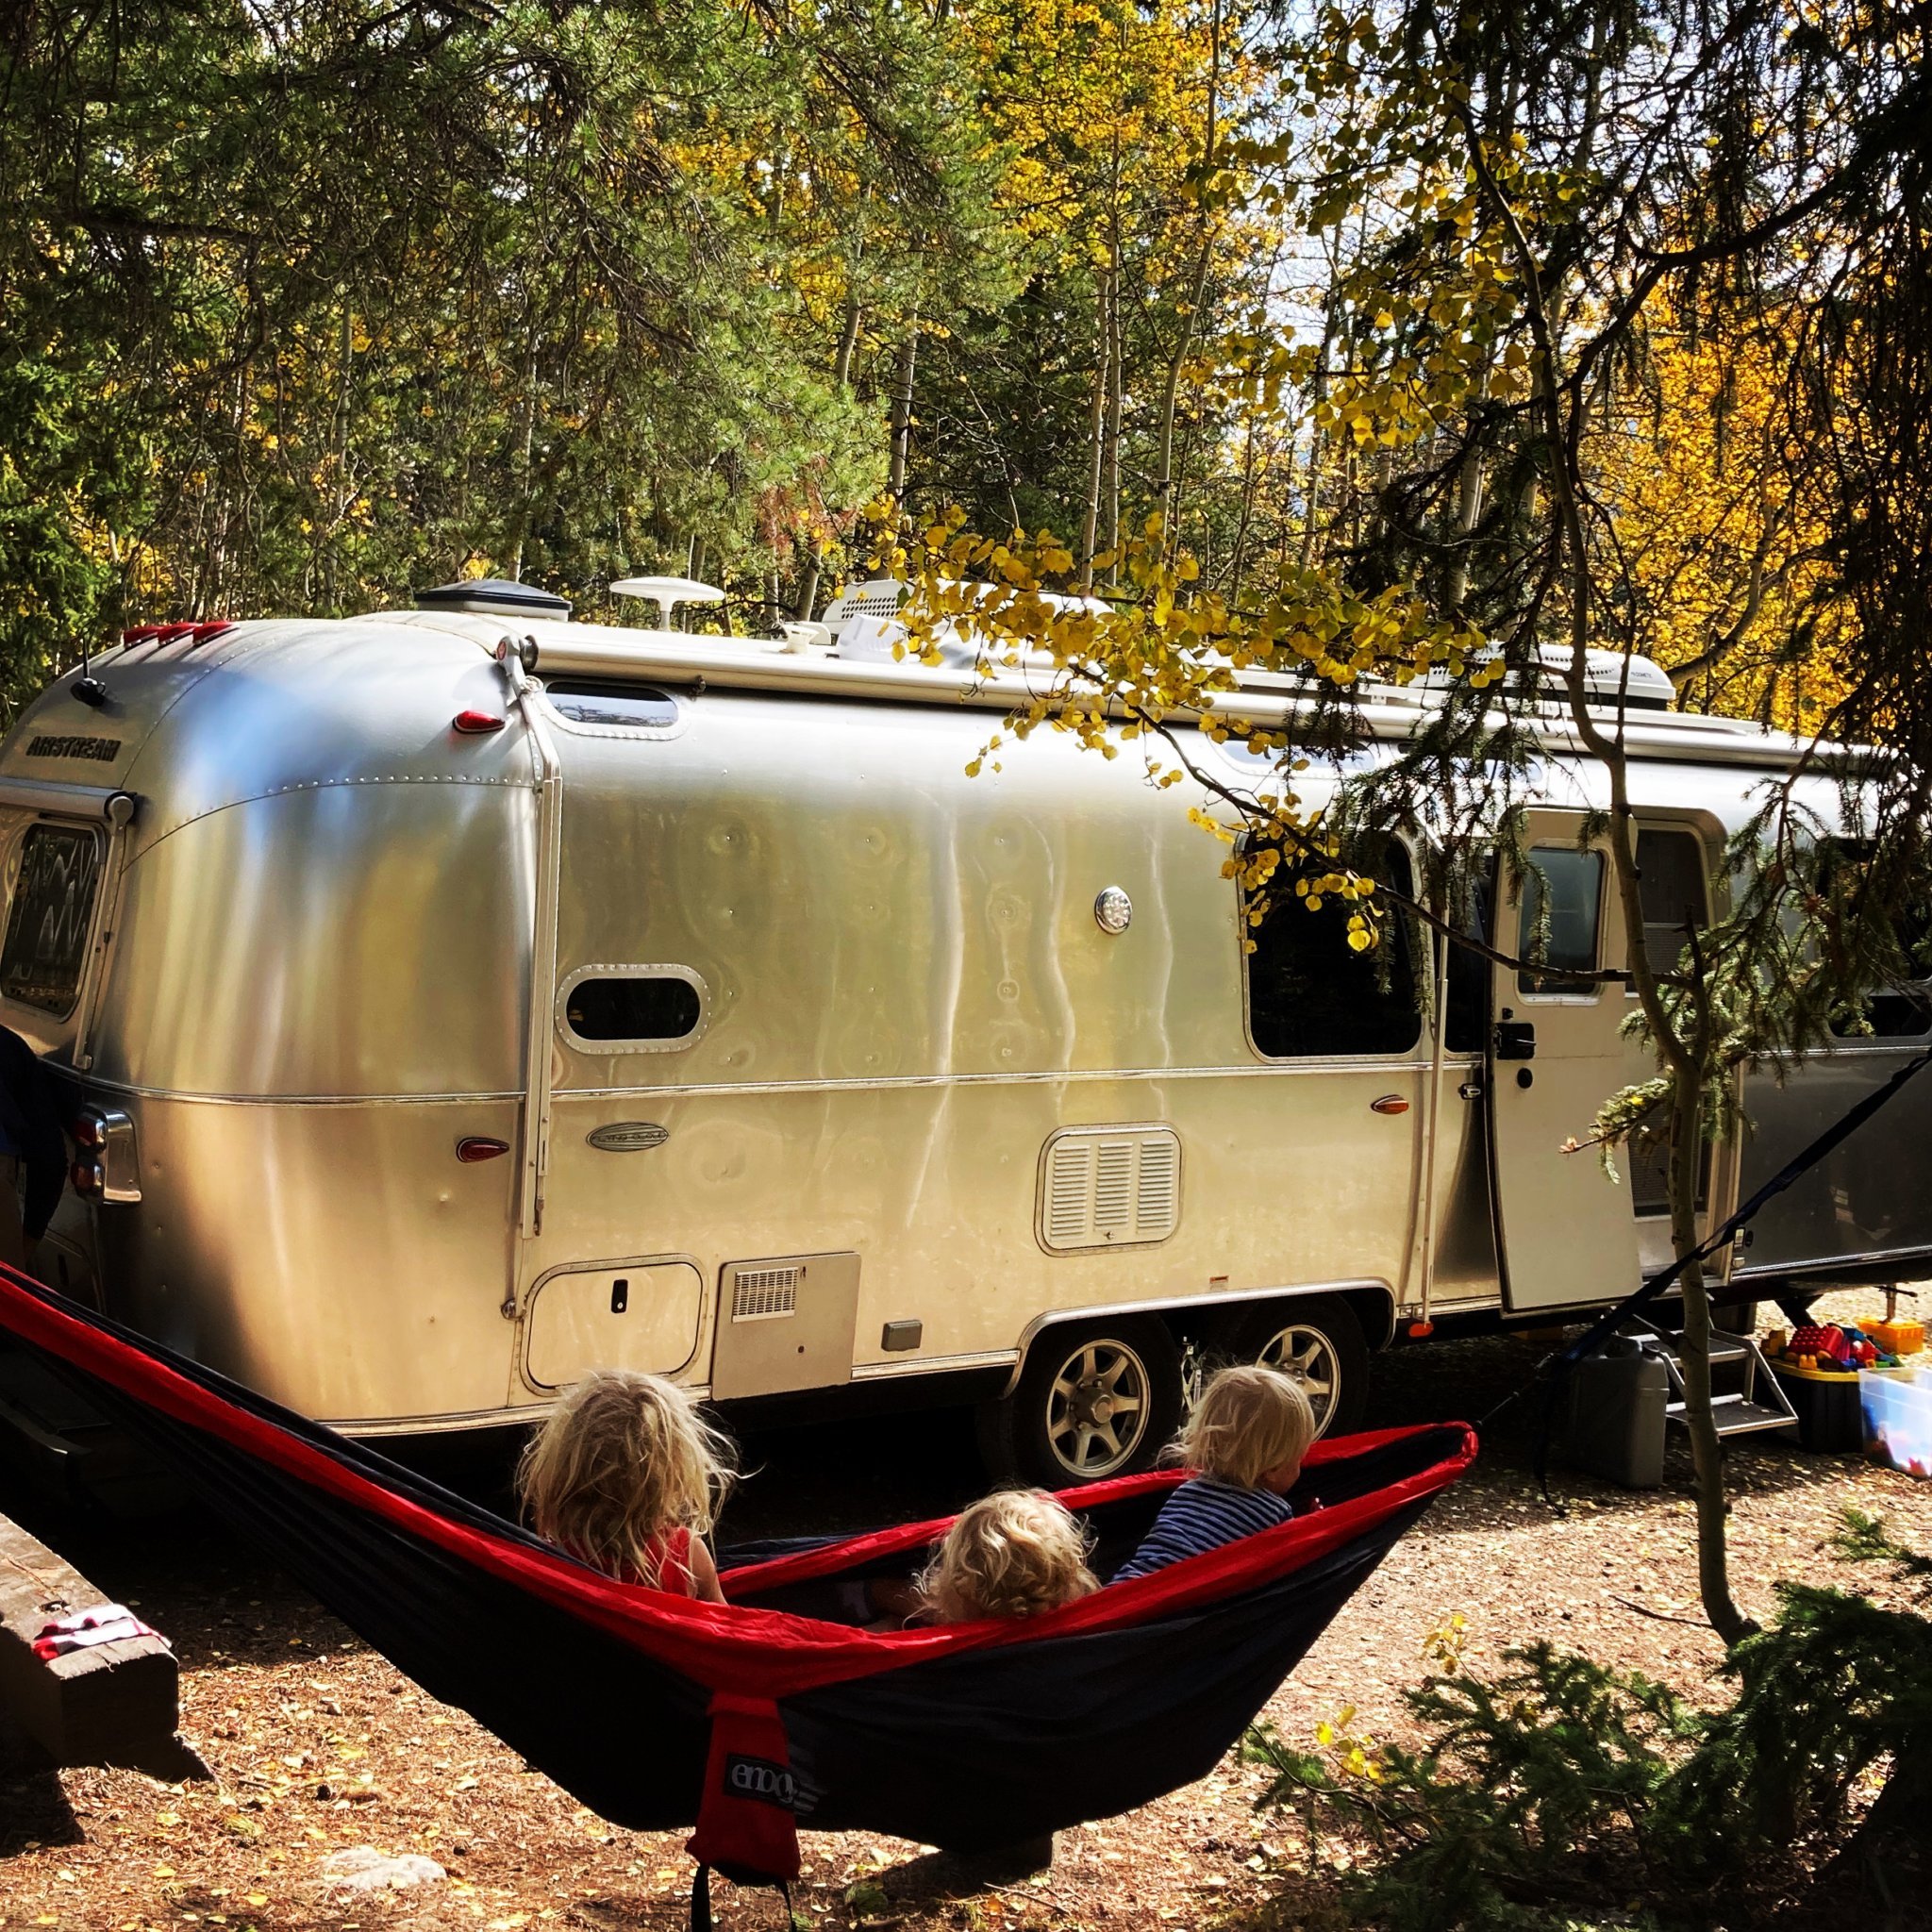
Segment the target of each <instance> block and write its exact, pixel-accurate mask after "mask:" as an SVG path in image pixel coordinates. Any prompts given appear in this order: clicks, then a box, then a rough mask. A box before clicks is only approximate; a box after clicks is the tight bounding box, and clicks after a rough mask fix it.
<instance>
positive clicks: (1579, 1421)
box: [1563, 1335, 1671, 1490]
mask: <svg viewBox="0 0 1932 1932" xmlns="http://www.w3.org/2000/svg"><path fill="white" fill-rule="evenodd" d="M1670 1399H1671V1372H1670V1371H1669V1369H1667V1368H1666V1367H1665V1366H1664V1364H1663V1363H1662V1361H1660V1360H1659V1359H1658V1358H1657V1357H1656V1356H1654V1355H1651V1354H1649V1353H1648V1352H1647V1351H1646V1350H1645V1348H1644V1346H1643V1344H1642V1342H1641V1341H1639V1340H1638V1339H1637V1338H1636V1337H1635V1336H1634V1335H1613V1336H1611V1337H1610V1339H1609V1340H1608V1341H1607V1342H1605V1343H1604V1346H1603V1351H1602V1353H1601V1354H1599V1355H1593V1356H1590V1357H1587V1358H1586V1359H1585V1360H1583V1361H1581V1362H1579V1363H1578V1364H1577V1365H1576V1370H1575V1373H1574V1374H1572V1375H1571V1377H1570V1382H1569V1389H1568V1400H1567V1407H1566V1411H1565V1415H1564V1421H1563V1447H1564V1451H1565V1453H1566V1455H1567V1456H1568V1457H1569V1459H1570V1460H1571V1461H1572V1462H1574V1463H1575V1464H1576V1465H1577V1467H1578V1468H1579V1469H1583V1470H1587V1471H1588V1472H1589V1473H1590V1474H1591V1475H1599V1476H1602V1477H1604V1478H1605V1480H1606V1481H1608V1482H1613V1483H1621V1484H1623V1486H1624V1488H1625V1489H1626V1490H1654V1489H1656V1488H1657V1485H1658V1484H1659V1483H1661V1482H1662V1481H1663V1479H1664V1412H1665V1405H1666V1404H1667V1403H1668V1402H1669V1401H1670Z"/></svg>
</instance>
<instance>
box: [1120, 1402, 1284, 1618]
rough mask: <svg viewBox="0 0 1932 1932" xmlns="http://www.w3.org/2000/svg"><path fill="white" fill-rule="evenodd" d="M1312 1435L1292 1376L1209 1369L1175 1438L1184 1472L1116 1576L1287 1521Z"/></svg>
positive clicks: (1124, 1577)
mask: <svg viewBox="0 0 1932 1932" xmlns="http://www.w3.org/2000/svg"><path fill="white" fill-rule="evenodd" d="M1314 1440H1315V1412H1314V1410H1313V1409H1311V1408H1310V1407H1308V1398H1307V1392H1306V1391H1304V1390H1303V1388H1302V1385H1301V1384H1300V1383H1299V1382H1297V1381H1296V1380H1295V1379H1294V1378H1293V1377H1292V1376H1291V1375H1286V1374H1282V1372H1281V1371H1280V1370H1279V1369H1271V1368H1264V1367H1262V1366H1261V1365H1260V1364H1258V1363H1254V1364H1246V1365H1242V1366H1240V1367H1236V1368H1231V1369H1222V1370H1220V1371H1219V1372H1218V1373H1217V1374H1214V1375H1211V1376H1210V1377H1209V1378H1208V1386H1207V1387H1206V1388H1205V1389H1204V1390H1202V1391H1201V1399H1200V1401H1199V1402H1197V1403H1196V1404H1195V1405H1194V1409H1193V1413H1192V1414H1191V1415H1190V1416H1189V1417H1188V1419H1187V1421H1186V1422H1185V1423H1184V1424H1182V1425H1181V1432H1180V1434H1179V1435H1178V1436H1177V1437H1175V1439H1174V1457H1175V1459H1176V1460H1177V1461H1179V1463H1180V1464H1181V1466H1182V1467H1183V1468H1184V1469H1185V1470H1186V1471H1187V1472H1188V1479H1187V1481H1186V1482H1184V1483H1182V1484H1181V1485H1180V1486H1179V1487H1178V1488H1177V1489H1175V1491H1174V1493H1173V1494H1172V1495H1171V1496H1169V1497H1168V1499H1167V1501H1166V1502H1165V1503H1163V1504H1162V1505H1161V1506H1160V1514H1159V1515H1158V1516H1157V1517H1156V1518H1155V1519H1154V1527H1153V1528H1152V1529H1150V1530H1149V1531H1148V1532H1147V1535H1146V1537H1145V1539H1144V1540H1143V1541H1141V1547H1140V1548H1139V1549H1138V1550H1136V1551H1135V1552H1134V1554H1133V1555H1132V1556H1131V1557H1128V1558H1127V1560H1126V1562H1125V1563H1124V1564H1123V1565H1122V1566H1121V1568H1120V1569H1119V1570H1118V1571H1117V1572H1116V1573H1115V1574H1114V1579H1113V1580H1114V1581H1115V1582H1116V1583H1124V1582H1126V1581H1127V1579H1128V1578H1129V1577H1134V1576H1145V1575H1147V1574H1149V1572H1151V1571H1155V1570H1162V1569H1165V1568H1166V1567H1167V1565H1168V1564H1170V1563H1178V1562H1179V1561H1180V1560H1181V1559H1182V1558H1183V1557H1198V1556H1200V1555H1202V1554H1203V1553H1204V1552H1205V1551H1208V1550H1215V1549H1219V1548H1220V1547H1221V1546H1222V1545H1223V1544H1224V1543H1231V1542H1234V1541H1237V1540H1239V1539H1240V1538H1241V1537H1244V1536H1254V1535H1256V1534H1257V1532H1258V1531H1260V1530H1264V1529H1273V1528H1274V1527H1275V1525H1276V1524H1283V1523H1287V1522H1289V1521H1291V1519H1292V1517H1293V1515H1294V1506H1293V1504H1291V1502H1290V1501H1289V1500H1288V1491H1290V1490H1291V1489H1292V1488H1293V1487H1294V1483H1295V1478H1296V1477H1297V1476H1298V1475H1300V1474H1301V1471H1302V1458H1303V1457H1305V1456H1306V1455H1307V1453H1308V1445H1309V1444H1310V1443H1311V1442H1313V1441H1314Z"/></svg>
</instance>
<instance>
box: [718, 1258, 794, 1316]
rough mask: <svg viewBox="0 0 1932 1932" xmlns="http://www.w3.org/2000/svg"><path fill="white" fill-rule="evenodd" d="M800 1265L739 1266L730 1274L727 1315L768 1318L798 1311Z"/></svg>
mask: <svg viewBox="0 0 1932 1932" xmlns="http://www.w3.org/2000/svg"><path fill="white" fill-rule="evenodd" d="M804 1272H805V1271H804V1270H803V1269H802V1268H741V1269H740V1270H739V1271H738V1273H737V1274H734V1275H733V1276H732V1277H731V1319H732V1320H733V1321H734V1322H769V1321H770V1320H772V1318H773V1317H774V1316H776V1315H795V1314H796V1313H797V1312H798V1277H799V1276H800V1275H801V1274H804Z"/></svg>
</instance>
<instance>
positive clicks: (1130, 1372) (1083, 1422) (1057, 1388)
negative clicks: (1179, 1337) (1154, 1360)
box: [1046, 1341, 1148, 1478]
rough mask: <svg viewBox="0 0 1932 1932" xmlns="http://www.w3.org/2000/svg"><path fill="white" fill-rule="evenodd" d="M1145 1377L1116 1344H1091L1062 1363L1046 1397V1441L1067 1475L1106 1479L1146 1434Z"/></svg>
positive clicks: (1139, 1363)
mask: <svg viewBox="0 0 1932 1932" xmlns="http://www.w3.org/2000/svg"><path fill="white" fill-rule="evenodd" d="M1147 1410H1148V1374H1147V1365H1146V1363H1144V1362H1143V1361H1142V1360H1141V1357H1139V1356H1138V1355H1136V1354H1135V1353H1134V1351H1133V1350H1132V1349H1130V1348H1128V1347H1127V1346H1126V1345H1125V1344H1124V1342H1119V1341H1090V1342H1088V1343H1087V1344H1086V1345H1085V1346H1084V1347H1082V1348H1080V1349H1079V1350H1077V1351H1076V1352H1075V1353H1074V1354H1073V1355H1071V1356H1069V1357H1067V1359H1066V1360H1065V1361H1064V1362H1063V1363H1061V1365H1060V1372H1059V1374H1057V1375H1056V1376H1055V1377H1054V1378H1053V1384H1052V1386H1051V1388H1050V1389H1049V1390H1048V1391H1047V1398H1046V1437H1047V1441H1048V1442H1049V1443H1050V1444H1051V1445H1052V1448H1053V1453H1054V1459H1055V1460H1056V1461H1057V1462H1058V1464H1059V1465H1060V1467H1061V1468H1062V1469H1064V1470H1066V1471H1067V1472H1068V1474H1072V1475H1077V1476H1082V1477H1089V1478H1091V1477H1095V1476H1103V1475H1110V1474H1112V1473H1113V1472H1114V1471H1115V1470H1117V1469H1119V1468H1120V1467H1121V1466H1122V1465H1123V1464H1124V1462H1126V1461H1127V1460H1128V1458H1129V1457H1132V1455H1133V1454H1134V1451H1135V1450H1136V1449H1138V1448H1139V1447H1140V1446H1141V1437H1142V1436H1144V1435H1145V1434H1146V1433H1147Z"/></svg>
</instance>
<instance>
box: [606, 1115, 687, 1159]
mask: <svg viewBox="0 0 1932 1932" xmlns="http://www.w3.org/2000/svg"><path fill="white" fill-rule="evenodd" d="M670 1138H671V1129H670V1128H669V1127H660V1126H659V1125H658V1123H657V1122H656V1121H612V1122H610V1123H609V1124H608V1125H607V1126H602V1127H592V1128H591V1131H590V1132H589V1133H588V1134H586V1135H585V1136H584V1139H585V1140H587V1141H589V1142H590V1143H591V1146H592V1147H595V1148H597V1149H599V1150H600V1151H601V1152H603V1153H605V1154H641V1153H642V1152H643V1151H644V1149H645V1148H647V1147H661V1146H663V1144H664V1143H665V1141H668V1140H670Z"/></svg>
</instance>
